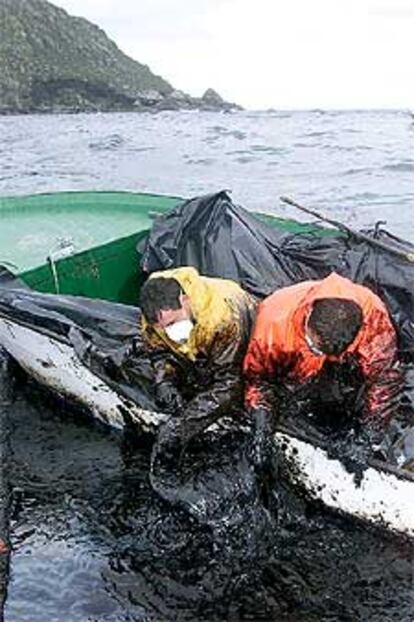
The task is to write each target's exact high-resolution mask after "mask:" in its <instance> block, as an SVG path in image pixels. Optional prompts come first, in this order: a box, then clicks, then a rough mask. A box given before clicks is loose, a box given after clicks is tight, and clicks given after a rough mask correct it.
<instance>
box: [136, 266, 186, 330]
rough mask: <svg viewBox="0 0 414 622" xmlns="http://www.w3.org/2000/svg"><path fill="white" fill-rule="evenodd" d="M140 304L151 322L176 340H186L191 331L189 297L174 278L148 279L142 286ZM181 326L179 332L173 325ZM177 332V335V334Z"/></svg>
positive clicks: (146, 317)
mask: <svg viewBox="0 0 414 622" xmlns="http://www.w3.org/2000/svg"><path fill="white" fill-rule="evenodd" d="M139 305H140V307H141V311H142V313H143V315H144V317H145V319H146V320H147V322H148V323H149V324H152V325H154V326H155V327H156V328H162V329H164V330H165V331H166V333H167V334H168V336H169V337H170V338H171V339H173V340H174V341H179V342H180V341H185V340H186V338H188V335H189V333H190V332H191V328H192V323H191V307H190V300H189V297H188V296H187V295H186V294H185V293H184V291H183V290H182V288H181V286H180V284H179V283H178V281H176V280H175V279H172V278H163V277H155V278H153V279H148V280H147V281H146V282H145V283H144V285H143V286H142V287H141V292H140V297H139ZM174 325H176V327H179V330H178V333H177V331H174V329H172V327H173V326H174ZM176 333H177V335H176Z"/></svg>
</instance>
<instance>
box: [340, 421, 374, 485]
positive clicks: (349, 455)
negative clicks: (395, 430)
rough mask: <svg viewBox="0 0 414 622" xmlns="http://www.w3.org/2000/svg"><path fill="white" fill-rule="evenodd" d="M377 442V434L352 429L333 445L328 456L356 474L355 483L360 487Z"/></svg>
mask: <svg viewBox="0 0 414 622" xmlns="http://www.w3.org/2000/svg"><path fill="white" fill-rule="evenodd" d="M377 442H378V433H377V432H375V431H371V430H369V429H364V428H362V429H360V430H358V431H356V430H355V429H351V430H349V432H347V434H346V435H344V436H343V437H342V438H340V439H338V440H337V441H334V442H333V443H332V446H331V447H330V448H329V452H328V454H329V455H330V456H331V457H332V458H336V459H338V460H340V461H341V462H342V464H343V465H344V467H345V468H346V470H347V471H348V472H349V473H353V474H354V478H355V482H356V483H357V484H358V485H359V484H360V483H361V481H362V477H363V474H364V471H365V469H366V468H367V467H368V460H369V458H370V457H371V456H372V454H373V451H374V447H375V445H376V443H377Z"/></svg>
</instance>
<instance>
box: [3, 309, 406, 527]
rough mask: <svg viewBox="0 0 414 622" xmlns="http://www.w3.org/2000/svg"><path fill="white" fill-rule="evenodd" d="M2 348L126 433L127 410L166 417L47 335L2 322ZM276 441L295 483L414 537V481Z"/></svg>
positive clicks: (140, 421) (139, 417) (150, 420)
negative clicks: (358, 475) (352, 467)
mask: <svg viewBox="0 0 414 622" xmlns="http://www.w3.org/2000/svg"><path fill="white" fill-rule="evenodd" d="M0 345H1V346H3V347H4V349H5V350H7V352H8V353H9V354H10V355H11V356H12V357H13V358H14V359H15V360H16V361H17V362H18V363H19V364H20V365H21V367H23V369H24V370H25V371H26V372H27V373H28V374H29V375H30V376H32V377H34V378H35V379H36V380H37V381H38V382H39V383H41V384H42V385H45V386H47V387H48V388H50V389H52V390H53V391H55V392H57V393H58V394H60V395H62V396H64V397H65V398H67V399H69V400H71V401H74V402H76V403H80V404H81V405H83V406H84V407H85V408H87V409H88V410H89V411H90V412H91V413H92V415H93V416H94V417H96V419H98V420H99V421H101V422H102V423H105V424H107V425H110V426H112V427H114V428H118V429H121V428H122V427H123V426H124V416H123V413H124V412H125V410H127V411H128V414H129V416H130V417H131V418H132V420H133V421H135V422H136V423H137V425H139V426H141V428H142V429H143V430H145V431H155V430H156V428H157V427H158V426H159V425H160V424H161V423H162V422H163V421H165V418H166V415H164V414H161V413H157V412H152V411H147V410H144V409H141V408H139V407H138V406H136V405H135V404H133V403H131V402H129V401H128V400H125V399H123V398H122V396H120V395H118V394H117V393H116V392H115V391H114V390H113V389H111V388H110V387H109V386H108V385H107V384H105V382H103V381H102V380H101V379H100V378H98V376H96V375H95V374H93V373H92V372H91V371H90V370H89V369H87V368H86V367H85V366H84V365H83V364H82V362H81V361H80V360H79V358H78V357H77V355H76V353H75V351H74V349H73V348H72V347H71V346H70V345H68V344H66V343H62V342H60V341H57V340H56V339H53V338H51V337H49V336H47V335H45V334H43V333H39V332H36V331H34V330H32V329H29V328H26V327H24V326H21V325H19V324H17V323H15V322H12V321H11V320H9V319H4V318H0ZM275 442H276V444H277V446H278V447H279V448H280V449H281V451H282V452H283V454H284V456H285V457H286V460H287V461H288V464H289V463H290V465H291V466H292V468H289V469H287V472H288V473H290V474H291V479H292V483H293V484H295V485H300V486H301V487H302V488H305V490H306V491H307V493H308V495H309V496H310V497H311V498H312V499H314V500H318V501H322V502H323V503H324V504H325V505H326V506H328V507H330V508H332V509H335V510H338V511H340V512H342V513H344V514H350V515H352V516H355V517H357V518H360V519H362V520H365V521H368V522H370V523H374V524H376V525H378V524H380V525H382V526H384V527H385V528H387V529H388V530H391V531H394V532H397V533H401V534H406V535H409V536H414V482H413V481H410V480H409V479H403V478H399V477H398V476H397V475H394V474H392V473H388V472H383V471H380V470H377V469H375V468H371V467H370V468H367V469H366V471H365V472H364V474H363V477H362V481H361V483H360V485H357V484H356V483H355V479H354V476H353V474H352V473H349V472H348V471H346V469H345V468H344V466H343V465H342V463H341V462H340V461H339V460H334V459H332V458H330V457H328V455H327V453H326V452H325V451H324V450H323V449H321V448H319V447H315V446H314V445H312V444H311V443H308V442H305V441H302V440H299V439H297V438H295V437H291V436H289V435H287V434H285V433H281V432H278V433H276V435H275Z"/></svg>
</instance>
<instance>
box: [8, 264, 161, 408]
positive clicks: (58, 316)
mask: <svg viewBox="0 0 414 622" xmlns="http://www.w3.org/2000/svg"><path fill="white" fill-rule="evenodd" d="M0 317H3V318H6V319H7V318H8V319H11V320H13V321H15V322H17V323H18V324H20V325H22V326H25V327H27V328H31V329H33V330H35V331H38V332H40V333H43V334H46V335H47V336H49V337H52V338H53V339H56V340H58V341H61V342H63V343H66V344H68V345H71V346H72V347H73V348H74V349H75V351H76V353H77V355H78V357H79V359H80V360H81V361H82V362H83V363H84V364H85V365H86V366H87V367H88V368H89V369H91V371H93V372H94V373H95V374H97V375H98V376H99V377H100V378H102V379H103V380H104V381H105V382H107V384H109V385H110V386H111V387H113V388H114V389H115V390H116V391H118V392H119V393H121V394H122V395H124V396H125V397H127V398H129V399H131V400H133V401H134V402H135V403H137V404H138V405H139V406H141V407H143V408H149V409H154V408H155V401H154V400H153V397H152V396H153V383H154V377H153V371H152V364H151V361H150V359H149V358H148V356H147V355H146V352H145V349H144V348H143V345H142V342H141V335H140V310H139V309H138V308H137V307H132V306H128V305H123V304H117V303H114V302H108V301H106V300H92V299H90V298H85V297H81V296H67V295H57V294H44V293H39V292H36V291H33V290H30V289H28V288H27V287H26V286H25V285H24V283H23V282H22V281H20V280H19V279H16V277H14V276H13V275H12V274H11V273H10V272H9V271H8V270H7V269H6V268H1V267H0ZM0 345H1V344H0ZM33 355H34V356H35V355H36V353H35V352H34V353H33Z"/></svg>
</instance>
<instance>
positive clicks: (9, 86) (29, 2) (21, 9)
mask: <svg viewBox="0 0 414 622" xmlns="http://www.w3.org/2000/svg"><path fill="white" fill-rule="evenodd" d="M207 99H208V98H207ZM217 101H218V100H217ZM210 106H211V104H210V103H209V101H206V102H204V100H203V98H201V99H199V100H195V99H193V98H191V97H189V96H188V95H186V94H184V93H181V92H177V91H174V89H173V87H172V86H171V85H170V84H169V83H168V82H167V81H166V80H164V79H163V78H161V77H159V76H156V75H154V74H153V73H152V72H151V71H150V69H149V68H148V67H147V66H146V65H142V64H141V63H139V62H137V61H135V60H132V59H131V58H129V57H128V56H126V55H125V54H124V53H123V52H121V50H119V49H118V47H117V46H116V44H115V43H114V42H113V41H111V40H110V39H109V38H108V37H107V36H106V35H105V33H104V32H103V31H102V30H101V29H100V28H98V27H97V26H95V25H94V24H92V23H90V22H88V21H87V20H86V19H83V18H79V17H71V16H70V15H68V14H67V13H66V11H64V10H63V9H60V8H58V7H56V6H54V5H53V4H50V3H49V2H47V1H46V0H0V113H8V112H10V113H18V112H45V111H52V112H54V111H70V112H72V111H88V110H100V111H109V110H141V109H149V108H153V109H155V110H158V109H166V108H182V107H186V108H188V107H210ZM214 107H215V108H216V109H217V103H216V104H215V106H214ZM218 107H219V108H223V107H224V108H225V107H226V106H225V102H222V104H221V105H219V106H218Z"/></svg>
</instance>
